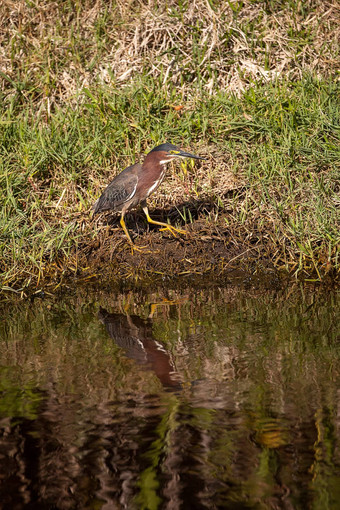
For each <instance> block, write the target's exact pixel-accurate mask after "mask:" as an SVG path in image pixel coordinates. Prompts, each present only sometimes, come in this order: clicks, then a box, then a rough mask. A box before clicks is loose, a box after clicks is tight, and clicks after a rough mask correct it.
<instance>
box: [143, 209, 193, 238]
mask: <svg viewBox="0 0 340 510" xmlns="http://www.w3.org/2000/svg"><path fill="white" fill-rule="evenodd" d="M143 211H144V214H145V216H146V219H147V220H148V222H149V223H152V224H153V225H160V226H161V227H164V228H161V229H160V230H161V231H163V230H169V231H170V232H171V233H172V235H173V236H175V237H176V234H175V232H178V233H179V234H187V232H186V231H185V230H181V229H180V228H175V227H173V226H172V225H169V224H168V223H163V222H162V221H156V220H153V219H152V218H150V215H149V211H148V208H147V207H146V206H145V207H143Z"/></svg>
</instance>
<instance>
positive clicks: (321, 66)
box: [0, 0, 340, 111]
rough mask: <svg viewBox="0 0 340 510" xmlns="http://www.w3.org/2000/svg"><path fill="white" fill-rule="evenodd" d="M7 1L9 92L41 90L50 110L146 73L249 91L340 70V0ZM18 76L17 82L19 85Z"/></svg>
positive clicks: (185, 87)
mask: <svg viewBox="0 0 340 510" xmlns="http://www.w3.org/2000/svg"><path fill="white" fill-rule="evenodd" d="M180 6H181V2H177V1H174V0H170V1H167V2H164V3H160V2H156V1H153V0H149V1H148V2H146V1H144V2H143V1H130V2H127V1H125V0H124V1H123V0H117V1H116V2H114V1H112V0H110V1H107V0H106V1H104V0H97V1H89V0H85V1H82V2H77V3H76V2H74V3H72V2H71V3H70V2H65V1H62V0H58V1H50V0H40V1H36V2H33V1H32V2H28V1H26V0H15V1H13V0H3V2H2V8H1V10H0V71H1V72H2V73H5V75H6V77H8V79H7V78H5V77H4V76H3V75H2V76H1V89H2V91H3V92H5V93H14V89H15V87H13V85H14V84H17V85H18V83H21V84H23V83H24V84H25V86H24V87H23V89H24V92H23V93H24V95H25V94H27V92H25V90H27V89H29V90H30V91H32V89H35V96H34V100H35V102H36V103H38V104H40V105H41V106H42V107H44V108H46V109H47V110H49V111H50V110H51V108H53V105H54V103H57V104H60V103H69V102H70V101H71V100H75V97H76V96H77V95H78V94H79V91H80V90H82V89H83V88H84V87H90V86H91V85H93V84H94V83H98V82H101V83H103V82H104V83H109V84H114V85H115V86H117V84H121V85H122V86H123V85H127V84H130V83H133V81H134V80H135V79H136V76H137V75H140V74H145V73H146V74H149V75H152V76H153V77H154V78H155V79H157V80H158V79H160V80H162V83H163V84H164V85H166V84H167V82H172V83H174V84H176V86H177V87H178V88H179V89H182V93H183V96H185V95H190V94H191V93H192V90H193V88H192V85H193V84H194V83H195V82H197V80H201V81H202V84H203V86H204V87H205V88H206V89H207V90H208V91H210V93H213V91H214V90H216V89H219V90H228V91H230V92H234V93H237V94H239V93H241V92H242V91H243V90H244V89H245V88H246V87H247V86H248V85H249V84H250V83H252V82H253V81H258V80H263V81H267V80H271V79H273V78H275V77H280V76H282V75H284V76H285V77H286V78H289V79H296V78H300V77H301V76H302V73H303V72H306V71H310V72H313V73H314V74H316V75H322V76H327V75H328V74H329V72H332V71H333V70H334V68H336V66H337V56H338V54H339V52H338V41H339V39H340V24H339V22H338V21H339V17H340V6H339V3H338V2H337V1H334V0H333V1H321V0H309V1H305V2H293V1H286V2H279V1H267V2H253V1H244V2H242V3H241V2H235V1H234V2H229V3H228V2H209V1H208V0H193V1H191V2H183V7H182V8H181V7H180ZM10 80H12V81H10Z"/></svg>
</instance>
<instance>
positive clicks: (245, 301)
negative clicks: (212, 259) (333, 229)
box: [0, 282, 340, 510]
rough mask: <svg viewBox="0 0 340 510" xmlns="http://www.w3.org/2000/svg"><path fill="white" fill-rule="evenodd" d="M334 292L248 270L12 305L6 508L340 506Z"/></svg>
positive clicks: (3, 424)
mask: <svg viewBox="0 0 340 510" xmlns="http://www.w3.org/2000/svg"><path fill="white" fill-rule="evenodd" d="M339 323H340V300H339V297H338V295H337V294H336V293H335V292H334V291H332V290H325V289H323V288H317V287H306V286H303V285H298V284H296V285H293V284H289V285H287V287H286V288H280V289H279V290H278V289H276V290H275V289H271V288H270V287H269V288H266V286H265V285H256V286H253V285H251V284H250V283H249V282H247V283H246V284H245V283H244V282H241V283H238V284H236V283H234V284H225V285H223V286H222V285H221V286H216V285H215V286H211V287H210V288H205V289H203V288H197V287H196V288H195V287H189V286H188V287H186V288H185V289H182V290H181V291H178V290H169V289H159V290H158V291H157V292H145V291H144V292H141V291H136V292H132V291H126V292H122V291H118V290H115V289H113V290H105V291H104V290H103V291H99V290H96V289H95V290H93V289H91V290H89V289H87V290H82V289H79V290H77V291H76V290H73V291H72V292H71V291H70V292H68V293H65V294H64V295H59V296H47V297H46V298H45V299H35V300H34V301H32V302H19V303H4V304H2V305H1V322H0V335H1V337H0V355H1V358H0V363H1V366H0V391H1V400H0V433H1V437H0V455H1V463H0V480H1V482H0V501H1V505H2V506H1V508H10V509H21V508H31V509H73V508H80V509H103V510H109V509H125V508H126V509H129V510H130V509H131V510H134V509H151V510H153V509H163V508H164V509H172V510H174V509H185V510H187V509H194V510H196V509H205V508H206V509H220V508H221V509H222V508H227V509H236V510H237V509H243V508H244V509H267V508H268V509H272V508H273V509H277V508H285V509H303V510H305V509H308V508H312V509H338V508H339V501H340V483H339V474H340V452H339V437H340V405H339V404H340V365H339V361H340V344H339V341H340V331H339Z"/></svg>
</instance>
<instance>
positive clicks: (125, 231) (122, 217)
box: [120, 214, 134, 246]
mask: <svg viewBox="0 0 340 510" xmlns="http://www.w3.org/2000/svg"><path fill="white" fill-rule="evenodd" d="M120 224H121V226H122V229H123V230H124V233H125V235H126V237H127V238H128V241H129V244H131V245H132V246H134V244H133V242H132V239H131V237H130V234H129V231H128V229H127V228H126V225H125V221H124V215H123V214H122V216H121V218H120Z"/></svg>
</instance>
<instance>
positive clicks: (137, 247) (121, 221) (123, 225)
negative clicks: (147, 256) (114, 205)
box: [120, 214, 151, 253]
mask: <svg viewBox="0 0 340 510" xmlns="http://www.w3.org/2000/svg"><path fill="white" fill-rule="evenodd" d="M120 224H121V227H122V229H123V230H124V233H125V235H126V237H127V240H128V242H129V245H130V246H131V249H132V251H133V250H135V251H140V252H144V253H151V252H150V251H147V252H146V250H145V249H146V248H147V246H136V245H135V244H134V242H133V241H132V239H131V237H130V234H129V231H128V229H127V227H126V224H125V221H124V214H122V216H121V218H120Z"/></svg>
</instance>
